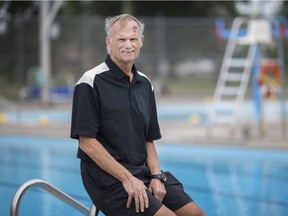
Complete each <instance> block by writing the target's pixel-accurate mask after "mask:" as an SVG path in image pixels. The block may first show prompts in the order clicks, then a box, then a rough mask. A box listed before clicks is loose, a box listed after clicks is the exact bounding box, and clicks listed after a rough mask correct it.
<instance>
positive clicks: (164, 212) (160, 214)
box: [154, 205, 176, 216]
mask: <svg viewBox="0 0 288 216" xmlns="http://www.w3.org/2000/svg"><path fill="white" fill-rule="evenodd" d="M154 216H176V214H175V213H174V212H172V211H171V210H170V209H168V208H167V207H166V206H165V205H162V207H161V208H160V209H159V210H158V211H157V212H156V214H155V215H154Z"/></svg>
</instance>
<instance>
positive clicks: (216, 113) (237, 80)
mask: <svg viewBox="0 0 288 216" xmlns="http://www.w3.org/2000/svg"><path fill="white" fill-rule="evenodd" d="M273 26H274V27H275V26H276V29H273V28H272V27H273ZM279 26H280V25H279V22H278V21H277V20H272V21H271V20H266V19H249V18H244V17H238V18H236V19H234V21H233V23H232V27H231V31H230V33H229V36H228V43H227V46H226V50H225V54H224V58H223V61H222V66H221V69H220V73H219V77H218V82H217V84H216V88H215V91H214V94H213V98H212V102H211V104H210V107H209V112H208V122H209V125H208V127H207V129H208V130H207V131H208V136H213V127H214V126H215V125H216V124H225V125H227V128H229V129H228V131H229V134H230V135H233V134H234V132H235V131H236V129H237V127H239V126H240V123H241V122H240V115H241V110H242V108H243V106H242V105H243V102H244V99H245V94H246V91H247V87H248V83H249V79H250V77H251V74H252V75H253V76H255V74H254V73H253V71H255V70H256V67H259V65H260V64H261V62H263V61H267V60H268V59H264V58H262V57H261V52H260V48H261V47H271V46H275V47H276V48H277V49H279V44H278V43H277V41H276V40H275V37H273V35H274V36H275V35H276V36H277V35H279V34H280V33H279V32H280V29H279ZM221 29H222V30H223V25H221ZM273 31H274V32H273ZM275 31H276V33H275ZM243 32H245V34H244V35H243ZM218 33H219V32H218ZM277 53H278V56H277V57H276V58H275V59H273V60H271V59H269V61H274V62H276V64H277V65H279V67H280V70H284V63H283V56H281V54H279V53H281V52H280V51H278V52H277Z"/></svg>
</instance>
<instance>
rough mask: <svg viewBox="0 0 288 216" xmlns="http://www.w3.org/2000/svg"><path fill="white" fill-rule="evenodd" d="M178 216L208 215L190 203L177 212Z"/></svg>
mask: <svg viewBox="0 0 288 216" xmlns="http://www.w3.org/2000/svg"><path fill="white" fill-rule="evenodd" d="M175 213H176V215H177V216H188V215H189V216H206V214H205V213H204V212H203V211H202V210H201V209H200V208H199V207H198V206H197V205H196V204H195V203H194V202H190V203H188V204H187V205H185V206H183V207H182V208H180V209H178V210H177V211H175Z"/></svg>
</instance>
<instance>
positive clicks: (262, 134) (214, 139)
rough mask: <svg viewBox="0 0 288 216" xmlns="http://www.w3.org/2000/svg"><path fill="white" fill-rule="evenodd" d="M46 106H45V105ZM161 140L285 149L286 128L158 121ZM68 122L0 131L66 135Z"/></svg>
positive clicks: (4, 126) (5, 126) (1, 126)
mask: <svg viewBox="0 0 288 216" xmlns="http://www.w3.org/2000/svg"><path fill="white" fill-rule="evenodd" d="M183 101H187V98H168V97H164V98H160V99H158V100H157V104H158V105H161V106H162V105H164V106H165V104H171V103H175V104H176V103H178V102H179V103H181V102H183ZM46 108H47V107H46ZM20 109H21V110H23V111H25V110H29V111H31V110H32V111H33V110H39V109H43V106H41V105H40V106H39V104H31V103H29V104H21V106H20ZM49 109H51V110H53V109H55V110H57V109H58V110H59V109H67V110H70V109H71V104H60V105H53V106H50V107H49ZM160 127H161V132H162V139H161V140H160V141H159V143H171V144H178V143H179V144H187V145H189V144H199V145H219V146H227V145H229V146H243V147H256V148H257V147H259V148H277V149H285V150H287V149H288V132H287V128H285V129H283V125H282V124H281V123H266V125H265V127H263V128H262V129H260V127H259V125H256V124H255V122H251V123H249V124H246V126H245V127H242V128H241V129H238V130H235V131H236V132H234V131H233V128H232V129H231V128H229V127H228V126H227V125H216V126H213V127H209V128H208V127H207V125H201V124H195V123H193V122H191V121H183V120H175V119H173V121H171V120H162V121H160ZM69 133H70V124H69V123H67V122H66V123H65V122H63V123H62V122H60V123H59V122H58V123H57V122H42V123H40V122H4V123H0V134H10V135H15V134H16V135H32V136H53V137H67V138H69Z"/></svg>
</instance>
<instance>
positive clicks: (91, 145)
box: [79, 136, 149, 212]
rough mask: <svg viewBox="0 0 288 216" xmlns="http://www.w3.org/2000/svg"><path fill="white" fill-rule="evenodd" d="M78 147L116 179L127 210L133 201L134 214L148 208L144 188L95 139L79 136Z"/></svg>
mask: <svg viewBox="0 0 288 216" xmlns="http://www.w3.org/2000/svg"><path fill="white" fill-rule="evenodd" d="M79 140H80V142H79V147H80V148H81V149H82V150H83V151H84V152H85V153H86V154H87V155H88V156H89V157H90V158H91V159H92V160H93V161H94V162H95V163H96V164H97V165H98V166H99V167H100V168H101V169H103V170H104V171H105V172H107V173H108V174H110V175H112V176H113V177H115V178H116V179H118V180H119V181H120V182H121V183H122V184H123V187H124V189H125V190H126V192H127V193H128V200H127V208H129V207H130V205H131V201H132V199H133V198H134V199H135V207H136V212H139V210H141V211H142V212H143V211H144V209H145V207H146V208H148V206H149V201H148V196H147V192H146V189H147V188H146V186H145V185H144V183H143V182H142V181H140V180H139V179H137V178H135V177H134V176H133V175H132V174H131V173H130V172H129V171H128V170H127V169H126V168H125V167H123V166H122V165H121V164H120V163H118V162H117V161H116V160H115V159H114V158H113V157H112V156H111V154H109V152H108V151H107V150H106V149H105V148H104V147H103V145H102V144H101V143H100V142H99V141H98V140H97V139H95V138H91V137H87V136H80V139H79Z"/></svg>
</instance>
